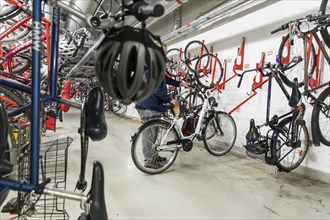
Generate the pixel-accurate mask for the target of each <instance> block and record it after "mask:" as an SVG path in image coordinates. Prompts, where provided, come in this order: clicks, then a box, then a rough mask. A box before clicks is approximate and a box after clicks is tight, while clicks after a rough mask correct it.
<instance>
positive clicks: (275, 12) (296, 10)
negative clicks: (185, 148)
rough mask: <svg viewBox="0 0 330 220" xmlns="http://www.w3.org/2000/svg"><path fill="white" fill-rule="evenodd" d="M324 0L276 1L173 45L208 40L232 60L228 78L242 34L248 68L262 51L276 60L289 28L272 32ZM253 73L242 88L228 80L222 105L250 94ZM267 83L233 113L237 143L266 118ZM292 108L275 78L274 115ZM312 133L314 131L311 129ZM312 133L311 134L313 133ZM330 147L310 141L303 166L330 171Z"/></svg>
mask: <svg viewBox="0 0 330 220" xmlns="http://www.w3.org/2000/svg"><path fill="white" fill-rule="evenodd" d="M319 5H320V1H316V0H309V1H306V0H300V1H290V0H283V1H277V2H276V1H273V2H272V4H268V5H266V6H265V7H263V8H260V9H259V10H251V12H249V13H245V14H244V16H242V17H239V18H235V19H232V20H231V21H229V22H227V23H225V24H223V25H221V26H218V27H216V28H214V29H212V30H208V31H205V32H204V33H200V34H199V35H196V36H194V37H190V38H187V37H182V38H180V42H178V40H176V42H178V43H175V44H172V45H171V43H169V49H171V48H180V47H182V48H184V47H185V45H186V44H187V43H188V42H190V41H191V40H205V43H206V45H207V46H213V47H214V50H215V52H218V53H219V57H220V60H221V61H222V62H223V60H224V59H227V60H228V65H227V78H228V77H230V76H231V75H232V74H233V73H232V68H233V64H234V60H235V58H236V56H237V48H238V47H240V45H241V40H242V37H243V36H244V37H245V38H246V41H245V57H244V66H245V69H249V68H254V67H255V65H256V63H258V62H259V61H260V58H261V53H262V52H265V53H266V62H272V63H274V62H275V55H276V54H277V51H278V47H279V45H280V42H281V36H282V35H285V31H283V32H280V33H278V34H275V35H271V34H270V32H271V31H272V30H274V29H275V28H277V27H279V26H280V25H282V24H284V23H285V22H287V21H289V20H290V19H294V18H298V17H302V16H305V15H307V14H310V13H316V12H317V11H318V8H319ZM253 76H254V74H252V73H251V74H250V76H247V77H245V78H244V81H243V83H242V85H241V88H237V83H238V78H235V79H233V80H232V81H230V82H228V83H227V84H226V89H225V90H224V91H223V92H222V94H221V95H220V106H221V107H220V109H221V110H224V111H229V110H231V109H232V108H233V107H235V106H236V105H237V104H238V103H240V102H241V101H243V99H245V98H247V92H250V91H251V85H252V77H253ZM323 78H324V79H323V80H324V81H325V79H326V80H327V81H328V80H329V68H328V67H325V68H324V72H323ZM267 86H268V84H265V85H264V86H263V87H262V89H259V90H257V91H258V95H257V96H255V97H254V98H252V99H251V100H250V101H249V102H248V103H246V104H245V105H244V106H242V107H241V108H240V109H239V110H238V111H235V112H234V113H233V114H232V116H233V118H234V119H235V121H236V125H237V131H238V135H237V140H236V144H235V146H236V147H242V145H243V144H245V134H246V133H247V131H248V128H249V121H250V119H251V118H254V119H255V121H256V123H257V124H261V123H263V122H265V116H266V115H265V114H266V97H267ZM306 106H307V112H306V115H305V120H306V124H307V126H308V129H309V131H311V129H310V124H311V117H310V116H311V112H312V108H311V106H310V105H309V104H308V103H306ZM288 110H289V106H288V105H287V101H286V99H285V97H284V95H283V93H282V92H281V91H280V89H279V87H278V85H277V84H276V82H275V80H274V81H273V90H272V105H271V116H272V115H273V114H278V115H280V114H282V113H285V112H287V111H288ZM128 114H129V115H131V116H134V117H137V113H136V112H135V110H134V108H133V107H132V106H131V107H130V108H129V110H128ZM310 133H311V132H310ZM310 136H311V134H310ZM329 161H330V147H327V146H324V145H321V146H320V147H315V146H313V145H312V144H311V145H310V149H309V152H308V154H307V157H306V159H305V160H304V162H303V164H302V165H303V166H305V167H308V168H312V169H316V170H319V171H321V172H325V173H330V170H329V169H330V163H329Z"/></svg>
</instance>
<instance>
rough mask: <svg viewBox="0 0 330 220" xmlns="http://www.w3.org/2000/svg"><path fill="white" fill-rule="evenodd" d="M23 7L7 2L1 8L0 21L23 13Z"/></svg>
mask: <svg viewBox="0 0 330 220" xmlns="http://www.w3.org/2000/svg"><path fill="white" fill-rule="evenodd" d="M21 11H22V10H21V9H20V8H19V7H17V6H15V5H8V4H5V5H3V6H1V8H0V22H4V21H6V20H8V19H11V18H13V17H15V16H17V15H18V14H19V13H21Z"/></svg>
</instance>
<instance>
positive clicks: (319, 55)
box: [308, 42, 324, 88]
mask: <svg viewBox="0 0 330 220" xmlns="http://www.w3.org/2000/svg"><path fill="white" fill-rule="evenodd" d="M322 44H324V43H323V42H322ZM322 59H323V56H322V52H321V48H320V47H319V48H318V49H317V54H316V60H315V77H313V76H314V75H312V76H311V77H310V78H309V79H308V85H309V86H310V87H311V88H315V87H317V86H319V85H320V80H321V73H322V68H321V63H322V61H321V60H322Z"/></svg>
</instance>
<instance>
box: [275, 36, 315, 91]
mask: <svg viewBox="0 0 330 220" xmlns="http://www.w3.org/2000/svg"><path fill="white" fill-rule="evenodd" d="M289 38H290V35H289V34H287V35H286V36H285V38H284V39H283V41H282V42H281V45H280V47H279V50H278V57H279V58H281V59H279V60H278V61H279V65H280V66H281V67H282V69H283V71H284V73H285V75H286V77H287V78H288V79H289V81H283V82H284V84H286V85H287V86H292V83H293V79H294V78H297V79H298V86H299V87H301V86H303V85H304V78H305V72H304V61H301V62H300V63H298V64H297V65H295V66H293V67H292V66H288V65H287V64H284V63H283V56H284V55H288V51H287V50H286V44H287V42H288V41H289V40H290V39H289ZM291 42H292V44H293V45H292V44H291V48H290V58H289V62H291V61H292V59H293V58H295V57H297V56H300V57H301V58H302V59H304V47H303V39H301V38H298V37H297V36H296V35H295V36H294V38H293V39H292V41H291ZM295 45H296V46H295ZM315 61H316V52H315V48H314V45H313V44H312V47H311V52H310V61H309V66H308V68H309V69H308V78H310V77H312V76H313V74H314V72H315V71H314V70H315V67H316V66H315V65H316V63H315Z"/></svg>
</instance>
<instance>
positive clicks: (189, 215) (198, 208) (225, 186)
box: [0, 111, 330, 219]
mask: <svg viewBox="0 0 330 220" xmlns="http://www.w3.org/2000/svg"><path fill="white" fill-rule="evenodd" d="M107 122H108V136H107V138H106V139H105V140H103V141H101V142H90V148H89V160H88V171H87V180H90V177H91V169H90V168H91V166H92V162H93V160H99V161H101V162H102V164H103V166H104V169H105V177H106V180H105V181H106V186H105V191H106V203H107V212H108V216H109V219H330V202H329V200H330V186H329V184H328V183H324V182H321V181H317V180H312V179H309V178H307V177H306V176H302V175H300V174H297V173H290V174H278V173H277V172H276V169H275V168H274V167H271V166H268V165H266V164H263V163H260V162H258V161H256V160H253V159H250V158H247V157H246V156H244V155H241V154H238V153H234V152H230V153H229V154H228V155H225V156H223V157H214V156H211V155H210V154H209V153H208V152H207V151H206V150H205V149H204V148H202V147H198V146H197V147H194V148H193V149H192V150H191V151H190V152H180V153H179V156H178V158H177V160H176V161H175V163H174V164H173V166H172V167H171V168H170V169H169V170H168V171H166V172H165V173H162V174H159V175H153V176H150V175H146V174H144V173H141V172H140V171H139V170H138V169H137V168H136V167H135V166H134V164H133V162H132V160H131V156H130V144H131V143H130V137H131V135H133V134H134V132H135V130H136V129H137V128H138V126H139V122H137V121H133V120H130V119H126V118H120V117H117V116H115V115H113V114H111V113H107ZM78 127H79V112H77V111H71V112H69V113H67V114H65V116H64V123H58V130H57V132H56V133H52V132H48V133H47V136H46V137H44V138H43V140H50V139H54V138H55V137H65V136H67V135H69V136H70V137H72V138H74V141H73V143H72V144H71V146H70V147H69V162H68V163H69V166H68V179H67V189H68V190H73V189H74V186H75V183H76V180H77V177H78V170H79V162H80V159H79V154H80V149H79V148H80V145H79V135H78V133H77V130H78ZM196 145H198V144H196ZM298 169H299V168H298ZM89 183H90V182H89ZM66 211H67V212H68V214H69V216H70V219H77V217H78V216H79V213H80V209H79V203H78V202H74V201H73V202H72V201H68V200H67V201H66ZM11 217H12V216H11ZM11 217H10V216H8V215H4V214H1V215H0V219H9V218H11Z"/></svg>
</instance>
